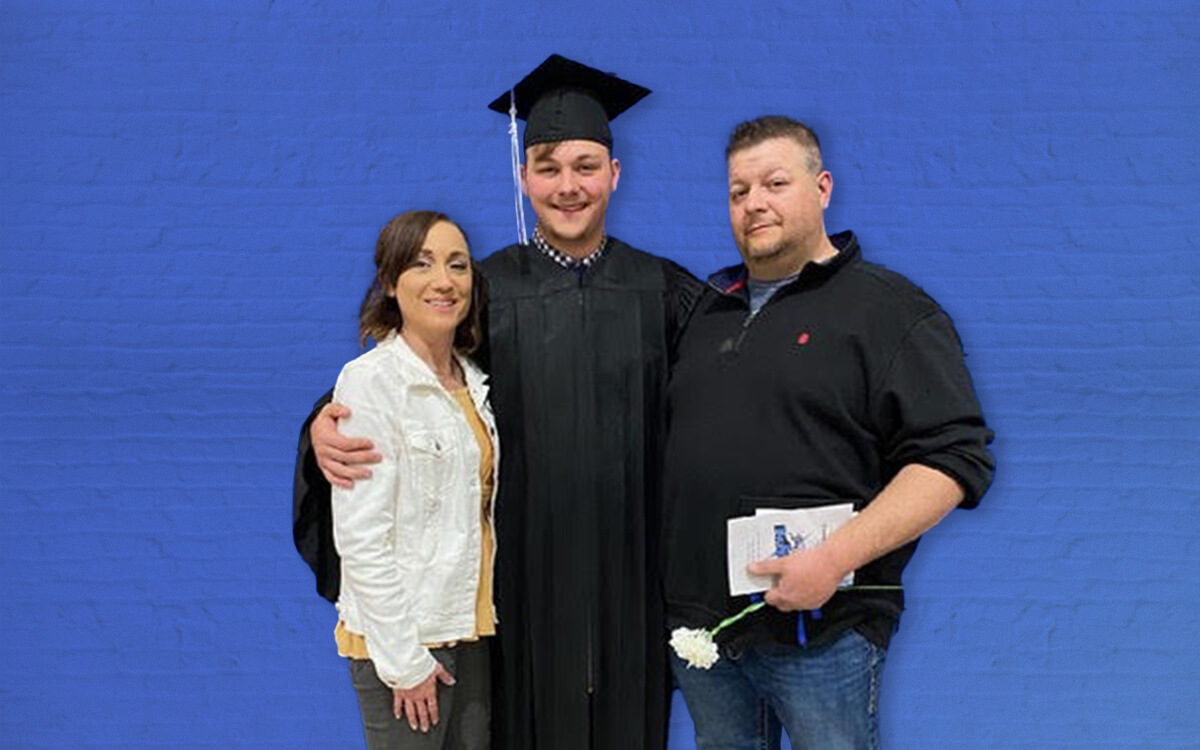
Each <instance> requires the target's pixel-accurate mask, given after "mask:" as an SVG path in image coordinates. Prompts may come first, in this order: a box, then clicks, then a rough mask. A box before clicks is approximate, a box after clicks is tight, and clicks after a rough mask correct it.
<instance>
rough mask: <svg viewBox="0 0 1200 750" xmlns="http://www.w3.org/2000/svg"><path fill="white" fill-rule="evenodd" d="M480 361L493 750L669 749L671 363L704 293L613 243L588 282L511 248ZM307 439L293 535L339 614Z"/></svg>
mask: <svg viewBox="0 0 1200 750" xmlns="http://www.w3.org/2000/svg"><path fill="white" fill-rule="evenodd" d="M480 266H481V270H482V271H483V275H484V277H485V278H486V280H487V283H488V297H489V303H488V315H487V321H488V335H487V341H486V346H485V348H486V350H487V351H484V352H480V358H481V360H482V361H481V364H483V365H484V366H485V368H486V369H488V370H490V373H491V380H490V386H491V389H490V399H491V403H492V408H493V411H494V412H495V414H496V422H497V426H498V429H499V430H500V485H499V497H498V499H497V501H496V536H497V560H496V575H495V594H496V604H497V610H498V614H499V626H498V632H499V638H498V641H499V646H500V648H499V649H497V654H496V658H495V659H494V660H493V665H492V666H493V671H494V681H493V682H494V686H495V687H494V690H493V696H492V700H493V712H492V716H493V738H494V743H493V744H494V747H496V748H497V750H562V749H564V748H571V749H572V750H574V749H575V748H579V749H580V750H643V749H644V750H661V748H663V747H665V745H666V729H667V708H668V699H669V689H670V688H669V686H670V683H669V679H668V676H667V663H666V633H665V625H664V620H663V604H662V591H661V586H660V582H659V551H658V550H659V546H660V545H659V538H660V537H659V534H660V527H659V517H660V503H659V489H660V488H659V480H660V473H659V472H660V466H661V450H662V447H663V438H664V434H663V427H664V409H665V401H664V391H665V387H666V381H667V374H668V367H669V358H670V356H671V350H672V346H673V343H674V341H675V340H676V338H677V335H678V332H679V331H680V329H681V328H682V326H683V324H684V322H685V320H686V317H687V314H688V312H689V311H690V309H691V306H692V303H693V302H694V301H695V299H696V298H697V297H698V296H699V293H700V290H701V285H700V283H699V282H698V281H696V279H695V278H694V277H692V276H691V274H689V273H688V272H687V271H686V270H684V269H683V268H682V267H680V266H679V265H677V264H675V263H672V262H671V261H668V260H665V259H662V258H657V257H655V256H652V255H649V254H646V253H643V252H641V251H639V250H635V249H633V248H631V247H629V246H628V245H626V244H624V243H623V242H621V241H619V240H616V239H610V245H609V248H608V250H607V251H606V253H605V255H604V256H603V257H602V258H601V259H600V260H599V261H598V262H597V263H596V264H595V265H594V266H593V267H592V268H590V269H588V270H586V271H584V272H583V273H578V272H575V271H569V270H566V269H564V268H562V267H561V266H559V265H557V264H556V263H554V262H553V261H550V260H549V259H548V258H546V257H545V256H544V255H543V254H542V253H541V252H539V251H538V250H537V249H536V248H534V247H532V246H528V245H512V246H509V247H507V248H504V249H503V250H500V251H498V252H496V253H494V254H493V255H491V256H489V257H488V258H486V259H484V260H483V261H481V263H480ZM331 395H332V392H330V393H326V394H325V396H324V397H322V398H321V399H320V400H319V401H318V402H317V403H316V404H315V406H314V409H313V413H312V414H311V415H310V416H309V419H308V421H307V422H305V424H304V427H303V428H302V430H301V433H300V445H299V455H298V457H297V463H296V479H295V486H294V490H295V496H294V507H293V519H292V520H293V534H294V537H295V543H296V548H297V549H298V550H299V551H300V554H301V556H302V557H303V558H304V559H305V560H306V561H307V562H308V564H309V566H310V567H312V569H313V571H314V573H316V577H317V590H318V592H319V593H320V594H321V595H322V596H324V597H325V598H327V599H329V600H330V601H336V599H337V593H338V584H339V580H338V578H339V575H338V574H339V572H340V571H339V560H338V556H337V551H336V549H334V546H333V540H332V531H331V529H332V520H331V516H330V508H329V494H330V488H329V484H328V482H326V481H325V479H324V477H322V476H321V473H320V470H319V469H318V468H317V465H316V460H315V456H314V454H313V451H312V445H311V443H310V441H309V436H308V426H309V424H310V423H311V421H312V418H313V416H315V415H316V413H317V411H319V410H320V408H321V407H322V406H324V405H325V404H326V403H327V402H328V401H329V399H330V397H331Z"/></svg>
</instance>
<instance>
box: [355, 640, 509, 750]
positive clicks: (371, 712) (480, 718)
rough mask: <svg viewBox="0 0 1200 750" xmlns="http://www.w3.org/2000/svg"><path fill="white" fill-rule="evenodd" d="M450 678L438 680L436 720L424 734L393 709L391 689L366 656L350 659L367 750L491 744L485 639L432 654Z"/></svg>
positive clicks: (476, 748)
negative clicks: (445, 681)
mask: <svg viewBox="0 0 1200 750" xmlns="http://www.w3.org/2000/svg"><path fill="white" fill-rule="evenodd" d="M431 653H432V654H433V656H434V658H436V659H437V660H438V661H439V662H441V663H442V666H444V667H445V668H446V671H447V672H449V673H450V674H451V675H453V676H454V684H453V685H443V684H441V683H438V686H437V700H438V713H439V714H440V715H441V721H439V722H438V724H437V726H436V727H431V728H430V729H429V733H428V734H425V733H422V732H421V731H420V730H417V731H413V730H412V729H411V728H410V727H409V726H408V721H407V720H405V719H401V720H397V719H396V715H395V714H394V713H393V712H392V689H391V688H389V687H388V686H387V685H385V684H383V682H381V681H380V679H379V676H378V675H377V674H375V665H374V664H372V663H371V662H370V661H368V660H366V659H350V679H351V680H353V682H354V690H355V692H357V693H358V707H359V709H360V710H361V711H362V720H363V732H364V734H366V737H367V748H368V750H488V748H489V747H490V746H491V734H490V729H491V718H492V701H491V674H490V665H489V661H488V642H487V641H486V640H482V639H481V640H478V641H472V642H469V643H460V644H459V645H457V646H452V647H451V648H439V649H434V650H433V651H432V652H431Z"/></svg>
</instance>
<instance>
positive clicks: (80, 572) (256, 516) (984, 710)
mask: <svg viewBox="0 0 1200 750" xmlns="http://www.w3.org/2000/svg"><path fill="white" fill-rule="evenodd" d="M0 19H2V20H0V111H2V112H3V114H2V115H0V402H2V403H4V404H5V406H6V408H5V412H6V414H5V419H4V422H5V429H4V430H3V432H2V433H0V451H2V455H3V459H4V460H3V462H2V466H0V487H3V489H4V497H5V502H3V503H2V504H0V566H2V575H0V580H3V584H0V621H2V622H3V623H4V630H3V632H4V637H3V638H2V639H0V670H2V672H0V675H2V679H0V746H3V747H12V748H29V749H31V750H33V749H39V748H63V747H70V748H127V749H134V748H160V747H171V748H185V749H190V748H230V747H256V748H276V747H277V748H342V747H362V737H361V729H360V726H359V719H358V715H357V708H356V705H355V702H354V697H353V691H352V689H351V687H350V684H349V679H348V676H347V674H346V669H345V665H344V663H343V662H342V661H341V660H339V659H338V657H337V656H336V655H335V653H334V647H333V639H332V630H333V626H334V623H335V614H334V612H333V608H332V607H331V606H330V605H329V604H328V603H326V602H324V601H323V600H321V599H319V598H318V597H317V596H316V594H315V593H314V592H313V586H312V579H311V575H310V574H309V573H308V571H307V569H306V568H305V567H304V565H303V563H302V562H301V561H300V560H299V558H298V556H297V555H296V554H295V552H294V551H293V549H292V544H291V536H290V530H289V514H290V487H291V477H292V463H293V458H294V450H295V438H296V433H297V430H298V428H299V425H300V422H301V420H302V419H303V417H304V415H305V414H306V413H307V411H308V409H309V406H310V405H311V403H312V401H313V400H315V399H316V398H317V397H318V396H319V395H320V394H321V393H322V392H324V390H325V389H327V388H328V387H329V386H330V385H331V384H332V381H333V378H334V377H335V375H336V373H337V371H338V369H339V368H340V366H341V365H342V364H343V363H344V362H345V361H347V360H348V359H350V358H352V357H354V356H355V355H356V354H357V352H358V347H357V345H356V336H355V333H356V310H357V306H358V303H359V301H360V300H361V295H362V294H363V292H364V291H365V289H366V285H367V282H368V280H369V278H370V275H371V263H370V257H371V252H372V247H373V243H374V239H375V236H376V234H377V232H378V231H379V228H380V227H381V226H382V225H383V224H384V223H385V222H386V221H387V219H388V218H390V217H391V216H392V215H394V214H395V213H398V212H399V211H402V210H405V209H410V208H435V209H439V210H443V211H445V212H447V213H448V214H450V215H451V216H453V217H455V218H457V219H458V220H459V221H460V222H461V223H462V224H463V226H464V227H465V228H466V230H467V233H468V236H469V237H470V239H471V241H472V245H473V247H474V248H475V250H476V251H477V252H478V253H479V254H481V255H485V254H487V253H488V252H490V251H491V250H493V249H495V248H497V247H500V246H501V245H504V244H507V243H508V242H511V241H512V238H513V236H514V230H513V228H512V226H513V219H512V206H511V203H512V193H511V190H512V188H511V185H510V184H509V181H508V180H509V171H510V170H509V164H508V143H507V139H506V135H505V125H506V123H505V121H504V119H503V118H501V117H498V116H497V115H495V114H492V113H490V112H488V111H487V110H486V109H485V105H486V103H487V102H488V101H490V100H491V99H492V98H493V97H495V96H496V95H498V94H500V92H502V91H503V90H505V88H506V87H507V86H508V85H510V84H511V83H512V82H514V81H515V80H516V78H518V77H519V76H520V75H522V74H523V73H524V71H525V70H526V69H528V68H530V67H532V66H533V65H535V64H536V63H538V62H540V61H541V60H542V59H543V58H544V57H545V56H546V55H548V54H550V53H551V52H560V53H563V54H566V55H568V56H570V57H574V58H577V59H580V60H583V61H585V62H589V63H591V64H594V65H596V66H598V67H601V68H605V69H611V70H614V71H616V72H618V73H619V74H621V75H623V76H625V77H628V78H630V79H632V80H635V81H637V82H639V83H642V84H645V85H646V86H648V87H650V88H651V89H653V90H654V94H653V95H652V96H651V97H650V98H649V99H647V100H646V102H645V103H644V104H642V105H640V106H639V107H638V108H636V109H635V110H633V111H631V112H630V113H628V114H627V115H624V116H623V117H622V118H621V119H620V120H619V121H618V122H617V123H616V124H615V125H614V133H615V137H616V155H617V156H618V157H619V158H620V159H621V160H622V163H623V175H622V180H621V184H620V190H619V191H618V192H617V193H616V194H615V196H614V198H613V204H612V211H611V212H610V222H609V229H610V231H611V233H612V234H614V235H616V236H619V237H621V238H622V239H625V240H627V241H629V242H631V243H632V244H634V245H636V246H640V247H643V248H646V249H648V250H652V251H655V252H658V253H661V254H664V255H667V256H669V257H671V258H673V259H675V260H678V261H679V262H681V263H683V264H684V265H686V266H688V267H689V268H691V269H692V270H693V271H695V272H696V273H698V274H706V273H708V272H711V271H712V270H715V269H716V268H717V267H719V266H722V265H726V264H728V263H732V262H734V260H735V258H736V254H735V251H734V249H733V246H732V243H731V241H730V237H729V229H728V225H727V221H728V219H727V209H726V205H725V193H726V187H725V184H724V163H723V160H722V151H723V148H724V140H725V138H726V137H727V135H728V133H729V130H730V129H731V128H732V126H733V125H734V124H736V123H737V122H739V121H741V120H743V119H746V118H749V117H753V116H757V115H760V114H766V113H770V112H782V113H786V114H791V115H794V116H797V117H800V118H801V119H804V120H806V121H808V122H809V123H810V124H811V125H813V127H814V128H815V129H816V130H817V131H818V133H819V134H820V135H821V137H822V141H823V145H824V155H825V162H826V166H827V167H828V168H829V169H830V170H831V171H832V172H833V175H834V179H835V189H834V197H833V205H832V207H831V209H830V211H829V213H828V215H827V217H826V218H827V225H828V227H829V228H830V230H831V231H837V230H841V229H854V230H855V231H857V232H858V233H859V236H860V239H861V241H862V243H863V246H864V252H865V254H866V255H867V257H868V258H870V259H872V260H875V261H878V262H881V263H883V264H885V265H887V266H889V267H892V268H894V269H896V270H899V271H901V272H903V273H905V274H907V275H909V276H910V277H911V278H913V279H914V280H915V281H917V282H918V283H919V284H921V285H922V286H923V287H924V288H925V289H926V290H928V291H929V292H930V293H931V294H932V295H933V296H934V297H935V298H936V299H938V300H939V301H940V302H941V303H942V305H943V306H944V307H945V308H946V309H947V310H948V311H949V312H950V314H951V315H952V316H953V317H954V320H955V321H956V323H957V325H958V327H959V331H960V333H961V335H962V337H963V340H964V343H965V346H966V349H967V352H968V363H969V365H970V367H971V369H972V372H973V374H974V377H975V380H976V385H977V388H978V390H979V394H980V398H981V401H982V402H983V405H984V408H985V411H986V413H987V414H988V417H989V420H990V422H991V423H992V426H993V427H994V428H995V430H996V432H997V435H998V438H997V442H996V444H995V446H994V449H995V452H996V455H997V458H998V461H999V471H998V474H997V479H996V483H995V485H994V486H993V488H992V490H991V492H990V494H989V495H988V497H987V498H986V499H985V501H984V503H983V505H982V506H981V507H980V508H979V509H978V510H976V511H972V512H969V513H968V512H957V513H954V514H952V515H951V516H950V518H949V519H947V521H946V522H944V523H943V524H942V525H941V526H940V527H938V528H937V529H935V530H934V531H933V532H932V533H930V534H929V535H928V537H927V538H926V539H925V540H924V541H923V543H922V545H921V550H920V551H919V553H918V555H917V558H916V559H915V561H914V563H913V564H912V565H911V566H910V568H909V575H908V577H907V581H906V583H907V584H908V587H909V589H910V604H909V606H910V608H909V611H908V612H907V614H906V615H905V619H904V621H903V623H902V627H901V630H900V632H899V634H898V635H897V638H896V640H895V646H894V648H893V650H892V653H891V654H890V655H889V658H888V666H887V670H886V673H885V683H884V694H883V702H882V709H881V710H882V714H883V725H884V737H885V744H886V746H888V747H890V748H1001V747H1004V748H1118V747H1119V748H1125V747H1148V748H1183V747H1195V746H1196V743H1197V739H1196V738H1197V736H1200V719H1198V718H1197V715H1196V713H1195V712H1194V711H1193V710H1192V707H1193V704H1194V703H1195V700H1196V699H1197V698H1198V697H1200V689H1198V687H1197V686H1198V685H1200V680H1198V679H1197V673H1200V649H1197V648H1196V646H1195V644H1194V639H1195V634H1196V633H1197V632H1200V604H1198V602H1200V584H1198V583H1197V578H1196V575H1195V569H1196V567H1197V565H1198V564H1200V536H1198V529H1200V440H1198V436H1200V398H1198V394H1197V385H1196V384H1197V380H1198V378H1200V326H1198V325H1197V323H1198V322H1200V288H1198V286H1197V278H1200V261H1198V260H1197V252H1196V251H1197V245H1198V244H1200V220H1198V219H1197V209H1196V205H1197V204H1198V203H1200V178H1198V177H1197V174H1198V171H1197V170H1198V167H1200V147H1198V146H1197V139H1196V134H1195V130H1196V128H1195V121H1196V113H1197V112H1198V111H1200V95H1198V93H1197V92H1198V91H1200V85H1198V84H1200V80H1198V78H1197V72H1196V71H1197V70H1198V67H1197V63H1198V62H1200V32H1198V29H1200V7H1198V6H1196V5H1195V4H1194V3H1185V2H1166V1H1162V0H1159V1H1154V2H1147V3H1141V4H1138V5H1136V6H1134V5H1131V4H1127V3H1118V2H1114V1H1112V0H1103V1H1101V2H1093V3H1085V4H1076V3H1066V2H1061V1H1060V0H1049V1H1048V2H1040V3H1032V2H1011V3H999V2H979V3H977V2H961V1H960V2H943V1H940V0H925V1H918V0H914V1H912V2H905V3H886V2H861V3H860V2H844V3H793V2H778V1H777V0H758V1H757V2H749V1H748V0H734V1H733V2H724V3H716V2H699V3H693V4H690V5H682V4H675V5H674V6H673V7H667V6H666V4H663V5H658V4H645V5H643V4H640V3H634V2H630V1H629V0H620V1H619V2H614V3H609V4H605V5H604V6H603V7H599V6H596V5H595V4H583V3H573V2H567V3H548V2H535V3H523V4H516V3H484V2H469V1H468V2H464V3H447V2H437V1H435V2H430V3H386V2H384V3H367V2H347V3H323V2H314V1H311V0H310V1H307V2H305V1H299V0H296V1H293V2H254V3H244V2H231V1H229V0H211V1H201V2H187V3H185V2H165V3H164V2H146V1H143V2H127V3H99V2H67V1H65V0H59V1H52V0H47V1H46V2H7V1H6V2H0ZM528 215H529V217H530V219H532V214H531V213H530V214H528ZM677 707H678V708H679V711H678V712H677V713H676V715H675V717H674V719H673V722H674V723H673V726H674V731H673V737H672V740H671V747H672V748H673V750H683V749H684V748H691V747H692V746H693V745H692V742H691V739H690V737H689V736H688V728H689V723H688V721H689V720H688V718H687V716H686V712H685V711H684V710H683V708H682V704H681V703H678V702H677Z"/></svg>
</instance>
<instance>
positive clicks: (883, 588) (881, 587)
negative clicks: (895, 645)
mask: <svg viewBox="0 0 1200 750" xmlns="http://www.w3.org/2000/svg"><path fill="white" fill-rule="evenodd" d="M903 589H904V587H903V586H894V585H878V586H873V585H864V586H847V587H845V588H843V589H838V591H901V590H903ZM765 606H767V603H766V602H765V601H762V602H755V603H754V604H751V605H750V606H748V607H746V608H745V609H743V610H742V611H741V612H738V613H737V614H736V615H733V616H732V617H726V618H725V619H724V620H721V622H720V624H718V625H717V626H716V627H715V628H713V629H712V630H710V631H708V634H709V635H710V636H712V637H713V638H716V637H717V633H720V632H721V631H722V630H724V629H725V628H727V627H729V626H730V625H733V624H734V623H736V622H738V621H740V620H741V619H742V618H744V617H746V616H747V615H751V614H754V613H755V612H757V611H758V610H760V609H762V608H763V607H765Z"/></svg>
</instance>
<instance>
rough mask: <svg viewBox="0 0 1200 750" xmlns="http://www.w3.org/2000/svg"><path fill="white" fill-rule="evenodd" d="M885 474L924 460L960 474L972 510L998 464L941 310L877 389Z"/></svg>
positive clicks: (916, 332) (904, 347) (913, 331)
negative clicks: (989, 446)
mask: <svg viewBox="0 0 1200 750" xmlns="http://www.w3.org/2000/svg"><path fill="white" fill-rule="evenodd" d="M872 404H873V407H872V411H873V416H874V420H875V423H876V427H877V429H878V434H879V436H880V438H881V441H880V446H881V448H882V450H883V456H884V466H885V471H886V472H887V475H888V476H889V477H891V476H894V475H895V474H896V472H898V471H899V470H900V469H901V468H903V467H904V466H905V465H907V464H913V463H916V464H923V465H925V466H929V467H931V468H934V469H937V470H939V471H941V472H942V473H944V474H946V475H948V476H950V477H952V478H953V479H955V480H956V481H957V482H958V483H959V484H960V485H961V486H962V488H963V493H964V498H963V501H962V506H963V507H966V508H973V507H975V506H976V505H978V504H979V500H980V498H981V497H983V493H984V492H985V491H987V488H988V485H990V484H991V481H992V474H993V471H994V470H995V466H996V462H995V459H994V458H993V456H992V453H991V451H989V450H988V444H989V443H991V442H992V437H993V433H992V431H991V430H990V429H988V427H987V424H986V423H985V422H984V418H983V411H982V410H981V409H980V408H979V401H978V399H976V397H975V389H974V387H973V386H972V384H971V376H970V374H969V373H968V372H967V367H966V364H965V363H964V361H963V352H962V344H961V343H960V341H959V338H958V333H957V332H956V331H955V330H954V324H953V323H952V322H951V320H950V318H949V316H947V315H946V314H945V313H944V312H942V311H941V310H937V311H935V312H932V313H930V314H928V315H926V316H925V317H923V318H922V319H920V320H919V321H917V322H916V323H915V324H914V325H913V326H912V327H911V328H910V329H909V331H908V334H907V335H906V336H905V338H904V341H903V343H901V345H900V347H899V349H898V350H897V351H896V352H895V354H894V355H893V358H892V361H891V362H890V365H889V366H888V367H887V368H886V369H885V374H884V376H883V378H882V380H881V382H880V384H879V385H878V387H877V388H874V389H873V393H872Z"/></svg>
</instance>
